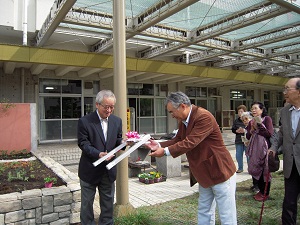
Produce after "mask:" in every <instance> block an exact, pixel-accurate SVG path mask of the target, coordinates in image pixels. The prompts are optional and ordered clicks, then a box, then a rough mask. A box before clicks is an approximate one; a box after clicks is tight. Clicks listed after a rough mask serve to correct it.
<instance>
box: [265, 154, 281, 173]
mask: <svg viewBox="0 0 300 225" xmlns="http://www.w3.org/2000/svg"><path fill="white" fill-rule="evenodd" d="M268 166H269V172H276V171H278V170H279V167H280V160H279V157H278V154H277V153H276V154H275V155H274V154H272V152H269V155H268Z"/></svg>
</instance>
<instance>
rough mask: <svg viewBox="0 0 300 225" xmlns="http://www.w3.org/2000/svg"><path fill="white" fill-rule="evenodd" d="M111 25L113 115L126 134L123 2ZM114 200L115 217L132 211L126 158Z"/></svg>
mask: <svg viewBox="0 0 300 225" xmlns="http://www.w3.org/2000/svg"><path fill="white" fill-rule="evenodd" d="M113 23H114V26H113V43H114V47H113V58H114V93H115V95H116V98H117V102H116V109H115V113H116V115H118V116H119V117H121V119H122V122H123V127H122V129H123V133H125V132H127V123H126V120H127V92H126V90H127V85H126V40H125V38H126V37H125V0H114V1H113ZM119 154H121V153H119ZM119 154H117V156H118V155H119ZM116 199H117V203H116V206H115V210H114V214H115V216H117V217H118V216H121V215H126V214H128V213H130V212H131V211H132V209H133V207H132V205H131V204H130V203H129V190H128V158H125V159H123V160H122V161H121V162H119V163H118V165H117V181H116Z"/></svg>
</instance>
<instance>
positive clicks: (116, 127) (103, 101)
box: [77, 90, 122, 225]
mask: <svg viewBox="0 0 300 225" xmlns="http://www.w3.org/2000/svg"><path fill="white" fill-rule="evenodd" d="M115 103H116V98H115V95H114V94H113V92H111V91H110V90H102V91H100V92H99V93H98V94H97V96H96V108H97V109H96V110H95V111H94V112H92V113H90V114H88V115H86V116H84V117H81V118H80V119H79V121H78V131H77V132H78V134H77V136H78V146H79V148H80V149H81V150H82V153H81V158H80V161H79V168H78V176H79V178H80V186H81V210H80V220H81V224H82V225H95V219H94V210H93V203H94V199H95V193H96V189H98V192H99V197H100V201H99V202H100V209H101V213H100V217H99V221H98V225H112V224H113V223H114V220H113V203H114V193H115V184H114V181H115V180H116V173H117V169H116V167H113V168H112V169H110V170H107V169H106V165H107V164H108V163H109V161H110V160H112V158H114V156H111V157H110V158H108V159H107V161H104V162H102V163H101V164H99V165H98V166H96V167H95V166H94V165H93V162H95V161H96V160H98V159H99V158H101V157H104V156H105V155H106V154H107V153H108V152H109V151H110V150H112V149H114V148H115V147H117V146H118V145H120V144H121V143H122V120H121V118H119V117H117V116H115V115H113V114H112V112H113V110H114V107H115Z"/></svg>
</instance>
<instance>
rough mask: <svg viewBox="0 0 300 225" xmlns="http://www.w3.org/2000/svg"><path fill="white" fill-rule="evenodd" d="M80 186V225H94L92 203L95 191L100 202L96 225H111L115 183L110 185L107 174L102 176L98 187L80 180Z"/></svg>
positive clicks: (112, 222) (112, 221)
mask: <svg viewBox="0 0 300 225" xmlns="http://www.w3.org/2000/svg"><path fill="white" fill-rule="evenodd" d="M80 186H81V209H80V222H81V225H96V223H95V218H94V208H93V203H94V199H95V194H96V189H97V188H98V192H99V198H100V200H99V202H100V210H101V213H100V217H99V221H98V225H112V224H114V220H113V207H114V193H115V183H114V182H113V183H111V182H110V180H109V178H108V174H105V175H103V176H102V179H101V182H100V183H99V184H98V185H93V184H89V183H87V182H84V181H83V180H80Z"/></svg>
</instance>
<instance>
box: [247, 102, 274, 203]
mask: <svg viewBox="0 0 300 225" xmlns="http://www.w3.org/2000/svg"><path fill="white" fill-rule="evenodd" d="M251 113H252V115H253V119H252V120H251V121H250V123H249V124H248V126H247V127H246V130H247V133H246V137H247V139H249V140H250V143H249V146H248V148H247V152H246V154H247V155H248V157H249V163H248V172H249V174H251V175H252V177H253V178H254V179H256V180H257V181H258V182H257V183H258V188H259V192H258V193H257V194H255V195H254V199H255V200H257V201H264V200H266V199H268V198H269V193H270V187H271V174H270V172H269V169H268V163H267V162H268V157H266V156H267V152H268V149H269V147H270V146H271V143H270V137H271V136H272V134H273V133H274V128H273V123H272V119H271V117H269V116H268V115H267V110H266V108H265V106H264V105H263V104H262V103H261V102H253V103H252V104H251ZM265 188H266V189H265Z"/></svg>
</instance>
